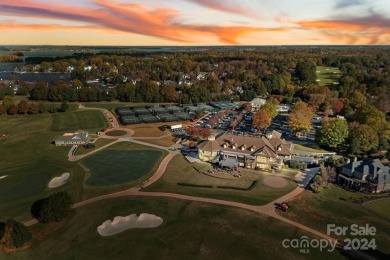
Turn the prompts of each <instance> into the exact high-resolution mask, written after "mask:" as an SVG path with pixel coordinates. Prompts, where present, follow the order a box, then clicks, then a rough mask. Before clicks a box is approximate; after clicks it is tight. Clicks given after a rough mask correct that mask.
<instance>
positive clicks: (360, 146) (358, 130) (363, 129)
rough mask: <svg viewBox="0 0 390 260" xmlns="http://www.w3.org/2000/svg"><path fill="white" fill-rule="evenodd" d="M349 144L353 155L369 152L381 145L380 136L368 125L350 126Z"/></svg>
mask: <svg viewBox="0 0 390 260" xmlns="http://www.w3.org/2000/svg"><path fill="white" fill-rule="evenodd" d="M350 128H351V129H350V132H349V143H350V151H351V153H361V152H363V153H364V152H368V151H370V150H371V149H373V148H376V147H377V146H378V144H379V139H378V134H377V133H376V131H375V130H374V129H373V128H372V127H371V126H368V125H362V124H353V125H350Z"/></svg>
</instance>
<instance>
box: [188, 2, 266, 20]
mask: <svg viewBox="0 0 390 260" xmlns="http://www.w3.org/2000/svg"><path fill="white" fill-rule="evenodd" d="M189 1H190V2H193V3H195V4H198V5H201V6H204V7H208V8H211V9H213V10H217V11H222V12H226V13H232V14H238V15H242V16H249V17H252V18H259V14H257V13H255V12H254V11H253V10H251V9H250V8H246V7H244V6H241V5H238V4H237V3H236V2H233V1H229V0H224V1H220V0H189Z"/></svg>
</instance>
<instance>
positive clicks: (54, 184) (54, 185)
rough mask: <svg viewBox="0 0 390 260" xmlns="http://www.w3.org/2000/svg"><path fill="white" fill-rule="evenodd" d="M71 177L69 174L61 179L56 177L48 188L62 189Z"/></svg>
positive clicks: (63, 175)
mask: <svg viewBox="0 0 390 260" xmlns="http://www.w3.org/2000/svg"><path fill="white" fill-rule="evenodd" d="M69 176H70V173H69V172H65V173H63V174H62V175H61V176H60V177H54V178H53V179H51V181H50V182H49V185H48V187H49V188H57V187H60V186H62V185H64V184H65V183H66V182H67V181H68V179H69Z"/></svg>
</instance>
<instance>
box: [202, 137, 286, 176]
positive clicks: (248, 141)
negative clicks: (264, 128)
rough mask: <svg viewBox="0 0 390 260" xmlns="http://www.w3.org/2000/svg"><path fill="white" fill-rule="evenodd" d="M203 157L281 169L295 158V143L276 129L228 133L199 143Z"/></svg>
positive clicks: (217, 161)
mask: <svg viewBox="0 0 390 260" xmlns="http://www.w3.org/2000/svg"><path fill="white" fill-rule="evenodd" d="M198 149H199V150H198V155H199V159H201V160H202V161H207V162H214V163H219V164H220V165H221V166H222V167H224V166H226V167H234V166H240V167H244V168H248V169H271V168H273V169H280V168H282V166H283V164H284V162H285V161H287V160H291V155H292V152H293V150H294V145H293V143H291V142H287V141H286V140H284V139H282V134H281V133H279V132H277V131H272V132H271V133H269V134H267V135H248V134H247V135H243V134H241V135H238V134H234V133H231V132H226V133H224V134H222V135H219V136H217V137H213V136H212V137H210V138H209V140H208V141H204V142H202V143H200V144H199V145H198Z"/></svg>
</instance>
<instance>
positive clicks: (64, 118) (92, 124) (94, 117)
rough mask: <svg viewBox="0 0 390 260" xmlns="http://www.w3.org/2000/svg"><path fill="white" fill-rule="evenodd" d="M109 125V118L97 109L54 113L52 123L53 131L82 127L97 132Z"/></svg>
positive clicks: (72, 129)
mask: <svg viewBox="0 0 390 260" xmlns="http://www.w3.org/2000/svg"><path fill="white" fill-rule="evenodd" d="M107 127H108V122H107V119H106V118H105V117H104V115H103V114H102V113H101V112H100V111H97V110H84V111H74V112H72V113H56V114H53V120H52V123H51V130H52V131H77V130H79V129H81V130H89V131H91V132H96V131H99V130H101V129H102V128H107Z"/></svg>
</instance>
